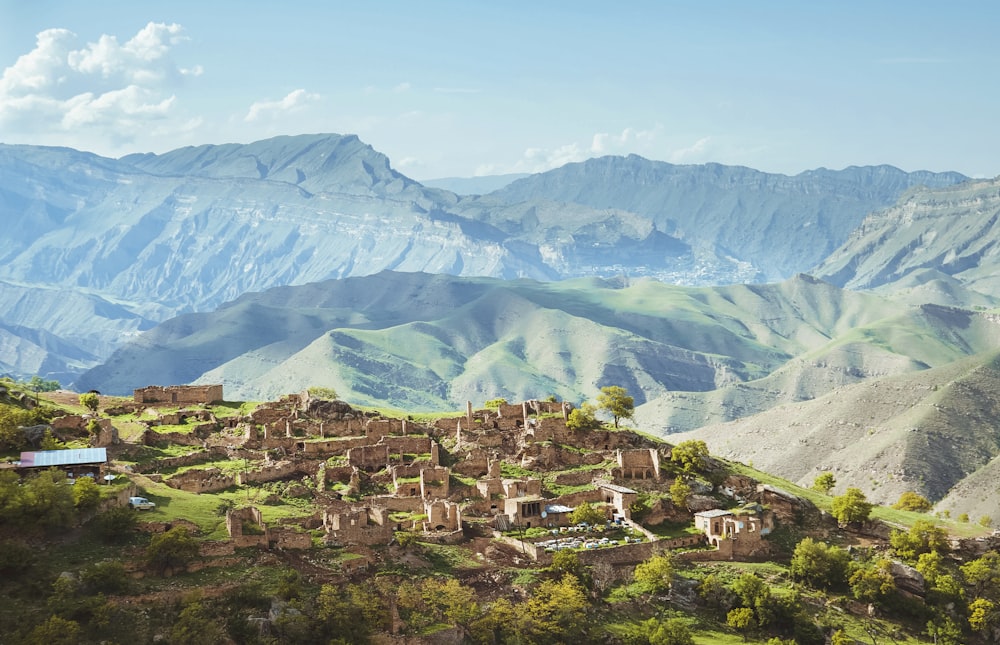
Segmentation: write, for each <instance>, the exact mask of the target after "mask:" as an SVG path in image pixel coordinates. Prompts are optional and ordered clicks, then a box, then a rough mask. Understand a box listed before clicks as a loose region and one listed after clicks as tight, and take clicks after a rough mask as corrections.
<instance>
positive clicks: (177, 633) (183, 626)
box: [170, 602, 226, 645]
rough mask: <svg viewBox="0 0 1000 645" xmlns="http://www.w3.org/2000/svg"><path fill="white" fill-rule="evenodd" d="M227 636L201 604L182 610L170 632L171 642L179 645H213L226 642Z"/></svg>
mask: <svg viewBox="0 0 1000 645" xmlns="http://www.w3.org/2000/svg"><path fill="white" fill-rule="evenodd" d="M225 636H226V635H225V633H224V632H223V631H222V629H221V628H220V627H219V626H218V625H217V624H216V622H215V621H214V620H212V618H211V617H210V616H209V615H208V612H206V611H205V608H204V606H202V604H201V603H200V602H192V603H190V604H188V606H186V607H185V608H184V609H182V610H181V615H180V616H179V617H178V619H177V622H175V623H174V626H173V628H172V629H171V630H170V642H171V643H177V645H213V644H214V643H221V642H224V641H225V640H226V638H225Z"/></svg>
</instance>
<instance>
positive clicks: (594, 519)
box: [569, 502, 608, 524]
mask: <svg viewBox="0 0 1000 645" xmlns="http://www.w3.org/2000/svg"><path fill="white" fill-rule="evenodd" d="M607 519H608V517H607V515H605V514H604V509H601V508H597V507H596V506H592V505H591V503H590V502H582V503H581V504H580V505H579V506H577V507H576V508H574V509H573V512H572V513H570V514H569V521H570V522H571V523H573V524H581V523H586V524H603V523H604V522H605V521H606V520H607Z"/></svg>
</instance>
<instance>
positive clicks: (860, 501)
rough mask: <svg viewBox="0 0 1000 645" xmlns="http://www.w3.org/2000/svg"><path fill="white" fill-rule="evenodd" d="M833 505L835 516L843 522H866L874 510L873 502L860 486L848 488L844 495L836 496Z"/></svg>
mask: <svg viewBox="0 0 1000 645" xmlns="http://www.w3.org/2000/svg"><path fill="white" fill-rule="evenodd" d="M831 506H832V510H833V516H834V517H835V518H837V521H838V522H840V523H841V524H850V523H852V522H864V521H865V520H867V519H868V515H869V514H871V512H872V505H871V503H870V502H869V501H868V498H866V497H865V494H864V493H862V492H861V489H859V488H848V489H847V491H846V492H845V493H844V494H843V495H840V496H838V497H834V498H833V502H832V504H831Z"/></svg>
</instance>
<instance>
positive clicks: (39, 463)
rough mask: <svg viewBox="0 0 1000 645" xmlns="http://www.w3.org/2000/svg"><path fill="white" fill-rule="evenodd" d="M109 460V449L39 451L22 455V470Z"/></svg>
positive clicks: (100, 462)
mask: <svg viewBox="0 0 1000 645" xmlns="http://www.w3.org/2000/svg"><path fill="white" fill-rule="evenodd" d="M107 460H108V450H107V448H71V449H69V450H38V451H35V452H22V453H21V467H22V468H48V467H49V466H75V465H78V464H103V463H105V462H106V461H107Z"/></svg>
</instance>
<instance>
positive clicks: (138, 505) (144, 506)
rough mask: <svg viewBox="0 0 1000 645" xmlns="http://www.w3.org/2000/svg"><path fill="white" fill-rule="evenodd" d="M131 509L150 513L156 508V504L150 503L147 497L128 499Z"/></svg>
mask: <svg viewBox="0 0 1000 645" xmlns="http://www.w3.org/2000/svg"><path fill="white" fill-rule="evenodd" d="M128 505H129V508H134V509H136V510H143V511H148V510H149V509H151V508H156V504H154V503H153V502H151V501H149V500H148V499H146V498H145V497H129V498H128Z"/></svg>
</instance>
